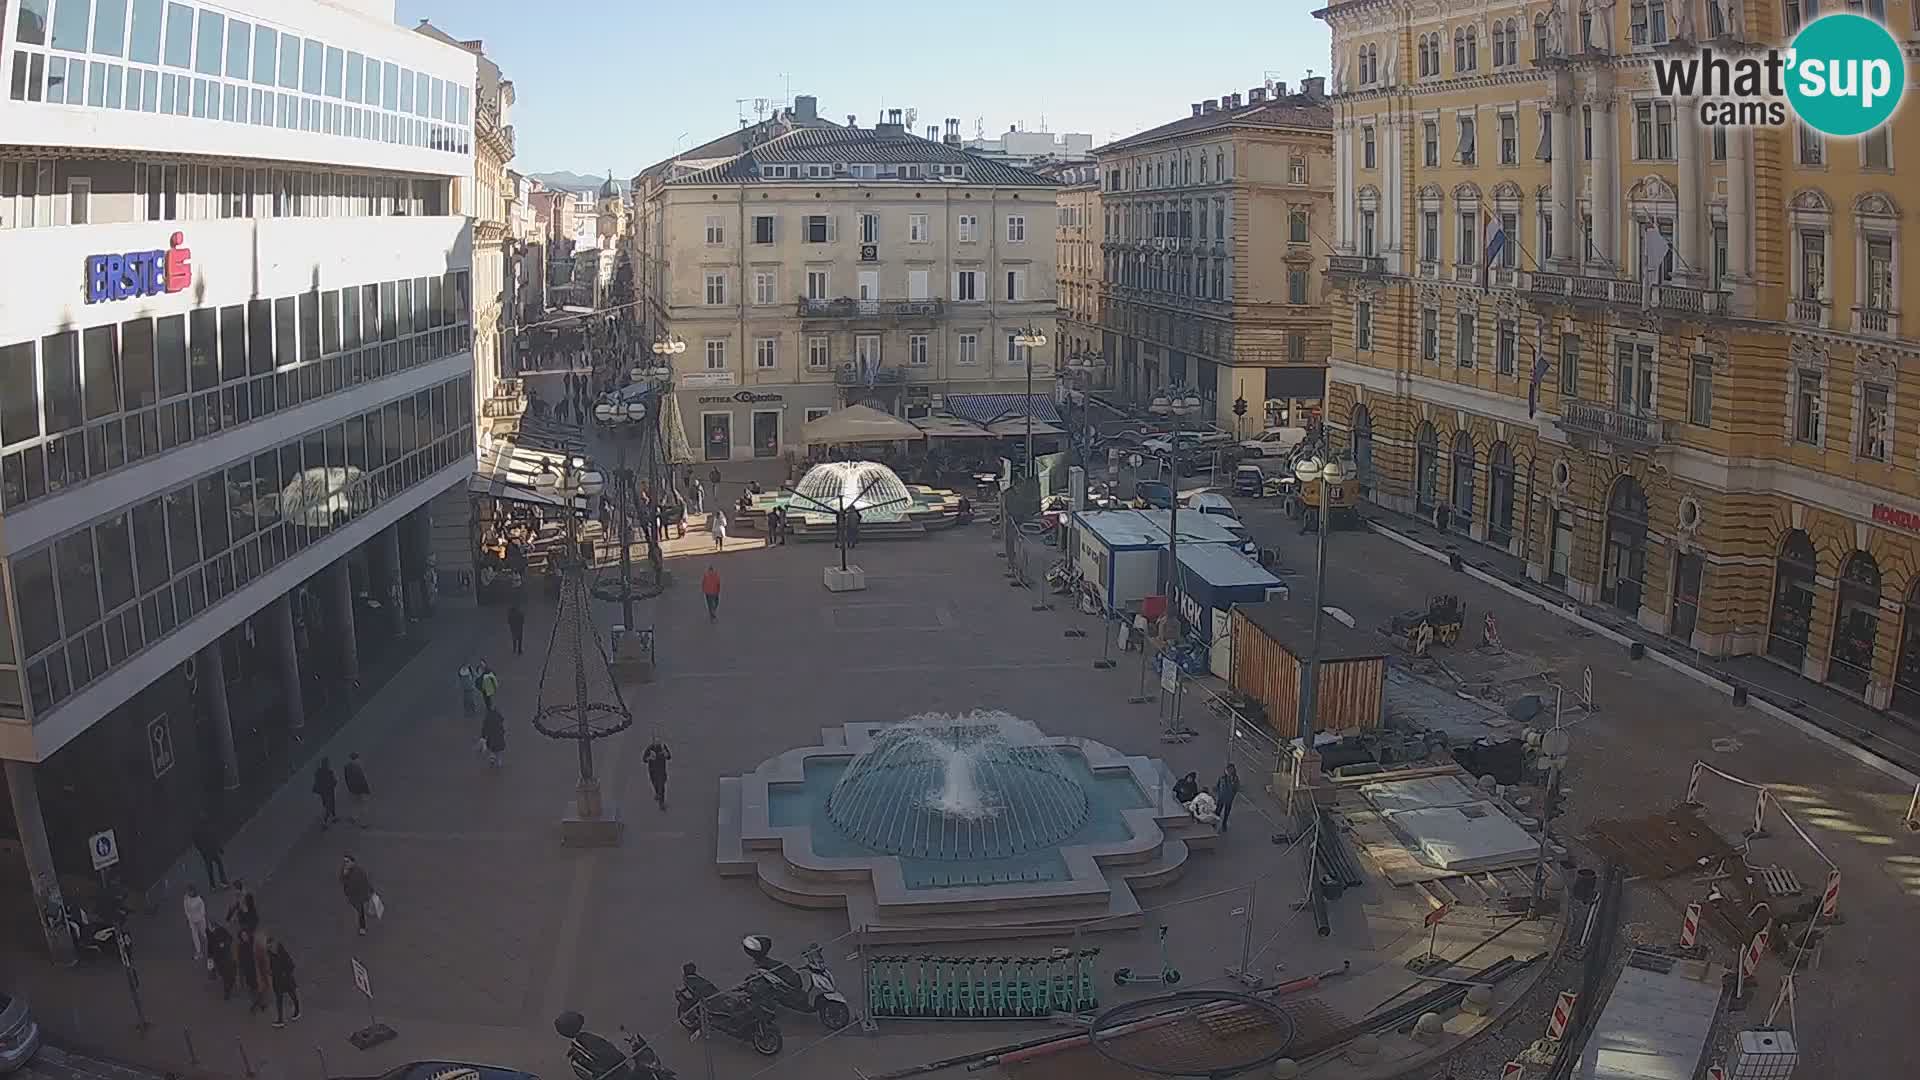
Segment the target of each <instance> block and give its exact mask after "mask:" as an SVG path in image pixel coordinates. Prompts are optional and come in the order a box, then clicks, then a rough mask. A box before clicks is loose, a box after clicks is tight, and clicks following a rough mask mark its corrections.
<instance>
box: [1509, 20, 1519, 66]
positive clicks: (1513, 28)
mask: <svg viewBox="0 0 1920 1080" xmlns="http://www.w3.org/2000/svg"><path fill="white" fill-rule="evenodd" d="M1519 62H1520V21H1519V20H1518V19H1508V20H1507V63H1509V64H1517V63H1519Z"/></svg>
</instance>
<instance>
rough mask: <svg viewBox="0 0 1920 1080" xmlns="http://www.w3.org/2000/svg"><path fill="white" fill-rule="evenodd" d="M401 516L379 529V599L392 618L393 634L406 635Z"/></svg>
mask: <svg viewBox="0 0 1920 1080" xmlns="http://www.w3.org/2000/svg"><path fill="white" fill-rule="evenodd" d="M405 520H406V519H405V518H402V519H401V520H400V521H396V522H394V523H393V524H391V525H389V526H387V527H386V528H384V529H382V530H380V537H379V540H378V541H377V543H379V545H380V558H379V560H378V562H379V565H380V577H379V582H380V592H379V595H380V601H381V603H383V604H385V605H386V608H387V614H388V617H389V618H390V619H392V620H393V636H394V637H397V638H403V637H406V636H407V594H406V589H405V587H404V586H403V585H402V583H401V579H400V525H401V522H403V521H405Z"/></svg>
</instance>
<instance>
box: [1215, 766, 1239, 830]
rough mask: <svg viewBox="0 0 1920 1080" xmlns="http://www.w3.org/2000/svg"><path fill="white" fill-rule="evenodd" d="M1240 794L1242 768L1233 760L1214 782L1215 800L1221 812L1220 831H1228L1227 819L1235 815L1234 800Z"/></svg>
mask: <svg viewBox="0 0 1920 1080" xmlns="http://www.w3.org/2000/svg"><path fill="white" fill-rule="evenodd" d="M1239 796H1240V770H1239V769H1236V768H1234V766H1233V763H1232V762H1228V763H1227V770H1226V771H1225V772H1223V773H1221V774H1220V779H1218V780H1215V781H1214V782H1213V801H1214V804H1215V806H1216V807H1217V809H1218V813H1219V814H1220V831H1221V832H1226V831H1227V819H1228V818H1230V817H1232V816H1233V800H1234V799H1236V798H1238V797H1239Z"/></svg>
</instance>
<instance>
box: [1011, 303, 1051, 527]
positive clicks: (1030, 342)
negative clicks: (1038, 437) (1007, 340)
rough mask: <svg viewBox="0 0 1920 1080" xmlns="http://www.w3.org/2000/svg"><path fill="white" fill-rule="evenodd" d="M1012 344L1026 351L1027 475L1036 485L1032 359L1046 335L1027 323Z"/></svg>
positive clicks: (1014, 337)
mask: <svg viewBox="0 0 1920 1080" xmlns="http://www.w3.org/2000/svg"><path fill="white" fill-rule="evenodd" d="M1013 343H1014V344H1015V345H1017V346H1019V347H1020V348H1022V349H1025V350H1027V357H1026V360H1027V362H1026V364H1025V367H1026V369H1027V475H1028V476H1030V477H1034V478H1035V479H1034V482H1035V483H1036V484H1038V483H1039V479H1038V478H1039V472H1038V471H1037V470H1036V469H1035V468H1034V466H1033V358H1034V357H1035V356H1036V355H1038V354H1039V352H1040V350H1041V349H1044V348H1046V347H1047V335H1045V334H1043V333H1041V332H1040V331H1038V330H1036V329H1034V328H1033V324H1032V323H1028V324H1027V325H1026V328H1025V329H1023V330H1021V331H1020V332H1019V333H1018V334H1015V335H1014V336H1013ZM1036 490H1038V489H1037V488H1036Z"/></svg>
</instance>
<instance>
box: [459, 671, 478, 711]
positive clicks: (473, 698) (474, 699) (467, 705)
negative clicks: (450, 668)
mask: <svg viewBox="0 0 1920 1080" xmlns="http://www.w3.org/2000/svg"><path fill="white" fill-rule="evenodd" d="M454 677H455V678H456V679H458V680H459V681H460V715H462V716H464V717H466V718H467V719H469V720H471V719H473V717H474V715H475V714H476V713H477V712H479V698H480V688H479V687H477V686H475V685H474V684H473V668H471V667H469V666H467V665H466V664H461V665H460V670H459V671H458V672H456V673H455V675H454Z"/></svg>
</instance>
